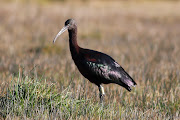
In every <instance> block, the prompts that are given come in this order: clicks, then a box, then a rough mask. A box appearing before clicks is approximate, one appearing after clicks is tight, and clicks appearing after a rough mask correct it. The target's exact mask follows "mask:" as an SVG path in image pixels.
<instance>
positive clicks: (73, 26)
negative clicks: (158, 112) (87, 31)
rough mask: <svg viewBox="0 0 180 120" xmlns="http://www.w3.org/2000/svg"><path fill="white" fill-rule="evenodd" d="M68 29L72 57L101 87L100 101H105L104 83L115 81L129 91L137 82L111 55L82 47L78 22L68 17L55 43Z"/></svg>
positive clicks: (89, 78)
mask: <svg viewBox="0 0 180 120" xmlns="http://www.w3.org/2000/svg"><path fill="white" fill-rule="evenodd" d="M66 30H68V33H69V47H70V52H71V56H72V59H73V61H74V63H75V65H76V66H77V68H78V70H79V72H80V73H81V74H82V75H83V76H84V77H85V78H87V79H88V80H89V81H90V82H91V83H94V84H95V85H97V86H98V88H99V97H100V103H102V102H103V99H104V97H105V92H104V88H103V86H102V84H109V83H114V84H118V85H120V86H122V87H124V88H125V89H126V90H128V91H129V92H130V91H131V89H132V87H134V86H135V85H137V84H136V82H135V81H134V80H133V78H132V77H131V76H130V75H129V74H128V73H127V72H126V71H125V70H124V69H123V68H122V67H121V66H120V65H119V64H118V63H117V62H116V61H115V60H114V59H113V58H112V57H110V56H109V55H107V54H105V53H102V52H98V51H95V50H90V49H86V48H82V47H80V46H79V45H78V43H77V23H76V21H75V20H74V19H68V20H66V22H65V26H64V27H63V28H62V29H61V30H60V31H59V32H58V34H57V35H56V36H55V38H54V40H53V43H55V41H56V40H57V38H58V37H59V36H60V35H61V34H62V33H63V32H65V31H66Z"/></svg>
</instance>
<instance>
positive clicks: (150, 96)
mask: <svg viewBox="0 0 180 120" xmlns="http://www.w3.org/2000/svg"><path fill="white" fill-rule="evenodd" d="M69 18H73V19H75V20H76V22H77V25H78V44H79V45H80V46H81V47H83V48H89V49H94V50H97V51H101V52H104V53H107V54H109V55H110V56H112V57H113V58H114V59H115V60H116V61H117V62H118V63H119V64H120V65H121V66H122V67H123V68H124V69H125V70H126V71H127V72H128V73H129V74H130V75H131V76H132V77H133V78H134V80H135V81H136V82H137V84H138V85H137V86H136V88H135V90H133V91H136V92H132V93H128V94H127V95H125V94H124V93H127V92H126V90H125V89H123V88H121V87H119V86H118V85H113V84H110V85H104V87H105V92H106V98H105V101H107V102H109V103H110V102H114V101H119V103H118V104H121V105H123V101H122V96H124V98H123V100H124V102H126V103H129V104H131V103H132V102H131V100H136V101H138V102H137V103H136V105H139V108H142V109H143V107H141V105H142V103H143V102H144V104H146V105H147V106H148V105H149V104H150V105H151V104H153V103H154V101H155V102H156V101H158V100H159V99H161V98H163V99H162V101H163V103H164V104H165V106H170V108H169V109H170V113H169V114H170V115H172V116H173V115H177V110H178V109H179V107H177V106H178V105H179V94H178V91H179V81H180V2H179V1H178V0H169V1H168V0H165V1H162V0H161V1H156V0H149V1H144V0H137V1H131V0H129V1H125V0H122V1H111V0H109V1H108V0H93V1H92V0H79V1H75V0H0V91H1V93H5V91H6V89H5V88H6V87H7V86H8V84H9V83H10V82H11V80H12V76H18V74H19V71H20V72H22V71H23V74H24V75H28V76H34V74H36V75H37V76H44V77H46V79H47V81H48V82H49V83H55V84H56V87H57V88H58V89H59V90H60V91H62V90H63V89H64V88H66V87H67V86H69V84H71V89H72V91H77V90H79V91H81V92H80V94H81V95H82V96H85V97H86V98H91V97H92V98H93V100H94V101H98V100H99V96H98V94H99V93H98V88H97V87H96V86H94V85H93V84H91V83H90V82H89V81H88V80H87V79H85V78H83V77H82V76H81V75H80V73H79V71H78V70H77V68H76V67H75V65H74V63H73V61H72V59H71V55H70V51H69V41H68V32H65V33H63V35H62V36H61V37H59V38H58V40H57V42H56V43H55V44H53V43H52V40H53V39H54V37H55V35H56V34H57V33H58V32H59V30H60V29H61V28H62V27H63V26H64V22H65V21H66V20H67V19H69ZM74 94H75V95H76V93H74ZM143 95H145V96H146V97H145V101H143V98H144V96H143ZM125 96H127V97H125ZM130 96H132V97H130ZM120 101H121V102H120ZM133 104H135V103H133ZM150 108H151V107H150ZM142 109H140V110H142ZM165 109H166V108H164V109H163V110H164V111H163V112H162V113H166V112H167V111H165ZM152 112H153V111H152ZM156 115H157V116H158V114H156V113H155V116H156ZM178 115H179V112H178Z"/></svg>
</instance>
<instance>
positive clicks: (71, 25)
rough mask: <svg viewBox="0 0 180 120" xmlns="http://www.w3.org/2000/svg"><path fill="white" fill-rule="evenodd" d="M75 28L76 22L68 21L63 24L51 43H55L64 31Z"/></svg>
mask: <svg viewBox="0 0 180 120" xmlns="http://www.w3.org/2000/svg"><path fill="white" fill-rule="evenodd" d="M75 28H76V21H75V20H74V19H68V20H66V22H65V26H64V27H63V28H62V29H61V30H60V31H59V33H58V34H57V35H56V37H55V38H54V40H53V43H55V41H56V39H57V38H58V37H59V36H60V35H61V34H62V33H63V32H65V31H66V30H72V29H75Z"/></svg>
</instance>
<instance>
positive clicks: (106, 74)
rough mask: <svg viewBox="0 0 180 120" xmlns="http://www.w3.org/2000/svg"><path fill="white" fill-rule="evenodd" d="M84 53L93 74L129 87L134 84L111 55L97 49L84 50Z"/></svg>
mask: <svg viewBox="0 0 180 120" xmlns="http://www.w3.org/2000/svg"><path fill="white" fill-rule="evenodd" d="M86 54H87V55H85V59H86V63H87V65H88V69H89V70H90V71H91V73H92V74H93V75H96V76H99V77H100V78H102V79H105V81H104V82H107V83H117V84H119V85H122V86H125V85H126V86H129V87H131V86H134V85H136V83H135V81H134V80H133V79H132V78H131V77H130V75H129V74H128V73H127V72H126V71H125V70H124V69H123V68H122V67H121V66H120V65H119V64H118V63H117V62H116V61H115V60H114V59H113V58H112V57H110V56H108V55H106V54H104V53H101V52H97V51H91V52H90V53H87V52H86ZM128 89H129V88H128Z"/></svg>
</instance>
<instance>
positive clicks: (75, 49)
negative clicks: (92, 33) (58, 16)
mask: <svg viewBox="0 0 180 120" xmlns="http://www.w3.org/2000/svg"><path fill="white" fill-rule="evenodd" d="M68 32H69V47H70V51H71V54H72V56H73V55H77V54H78V53H79V48H80V47H79V46H78V44H77V27H76V28H74V29H72V30H68Z"/></svg>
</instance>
